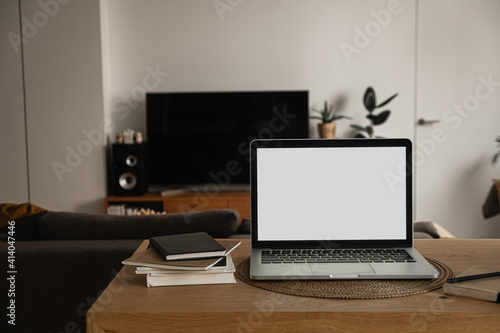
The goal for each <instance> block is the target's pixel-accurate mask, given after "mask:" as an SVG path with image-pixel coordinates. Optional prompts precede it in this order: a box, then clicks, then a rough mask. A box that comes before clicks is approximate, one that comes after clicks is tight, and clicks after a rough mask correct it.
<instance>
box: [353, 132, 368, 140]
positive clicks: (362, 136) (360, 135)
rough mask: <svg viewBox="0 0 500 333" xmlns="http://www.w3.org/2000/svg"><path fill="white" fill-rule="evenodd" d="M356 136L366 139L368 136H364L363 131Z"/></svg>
mask: <svg viewBox="0 0 500 333" xmlns="http://www.w3.org/2000/svg"><path fill="white" fill-rule="evenodd" d="M355 138H357V139H366V136H364V135H363V134H361V133H358V134H356V136H355Z"/></svg>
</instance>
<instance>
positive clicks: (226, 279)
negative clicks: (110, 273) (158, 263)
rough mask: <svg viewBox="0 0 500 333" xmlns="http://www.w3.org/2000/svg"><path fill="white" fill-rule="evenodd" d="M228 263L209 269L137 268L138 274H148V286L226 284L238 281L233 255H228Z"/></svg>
mask: <svg viewBox="0 0 500 333" xmlns="http://www.w3.org/2000/svg"><path fill="white" fill-rule="evenodd" d="M226 259H227V264H226V265H225V266H224V267H222V268H223V269H222V268H221V269H209V270H206V271H179V270H177V271H176V270H168V269H163V270H162V269H157V270H151V269H149V270H148V269H147V268H146V269H145V270H141V269H140V267H138V268H137V269H136V273H138V274H146V285H147V286H148V287H159V286H181V285H200V284H226V283H236V279H235V278H234V272H235V271H236V269H235V267H234V263H233V260H232V258H231V255H227V256H226Z"/></svg>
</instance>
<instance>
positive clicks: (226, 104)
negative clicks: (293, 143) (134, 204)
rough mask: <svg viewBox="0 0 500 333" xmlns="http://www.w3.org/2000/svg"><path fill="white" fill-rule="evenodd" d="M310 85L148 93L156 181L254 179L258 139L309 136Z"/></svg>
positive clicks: (239, 181) (150, 166)
mask: <svg viewBox="0 0 500 333" xmlns="http://www.w3.org/2000/svg"><path fill="white" fill-rule="evenodd" d="M308 96H309V93H308V91H265V92H196V93H192V92H191V93H178V92H176V93H147V94H146V119H147V141H148V144H147V146H148V162H149V163H148V169H149V184H150V186H172V185H181V186H183V185H201V184H207V183H215V184H218V185H227V184H249V183H250V171H249V155H248V154H249V144H250V142H251V141H252V140H253V139H256V138H259V139H273V138H276V139H292V138H308V137H309V122H308V116H309V115H308V113H309V98H308Z"/></svg>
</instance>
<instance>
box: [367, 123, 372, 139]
mask: <svg viewBox="0 0 500 333" xmlns="http://www.w3.org/2000/svg"><path fill="white" fill-rule="evenodd" d="M366 133H368V135H369V136H370V138H371V137H372V135H373V127H371V126H366Z"/></svg>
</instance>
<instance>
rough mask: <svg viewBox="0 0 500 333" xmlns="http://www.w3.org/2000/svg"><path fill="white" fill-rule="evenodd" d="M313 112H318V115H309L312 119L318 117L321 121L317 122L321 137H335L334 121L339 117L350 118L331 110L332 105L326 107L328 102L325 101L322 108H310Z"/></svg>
mask: <svg viewBox="0 0 500 333" xmlns="http://www.w3.org/2000/svg"><path fill="white" fill-rule="evenodd" d="M312 110H313V111H314V112H316V113H318V116H310V118H312V119H319V120H321V123H319V124H318V132H319V136H320V138H323V139H333V138H335V127H336V126H335V121H336V120H339V119H344V118H345V119H351V118H350V117H348V116H344V115H339V114H337V113H336V112H334V111H333V105H330V107H328V102H327V101H325V104H324V108H323V109H322V110H317V109H314V108H313V109H312Z"/></svg>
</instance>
